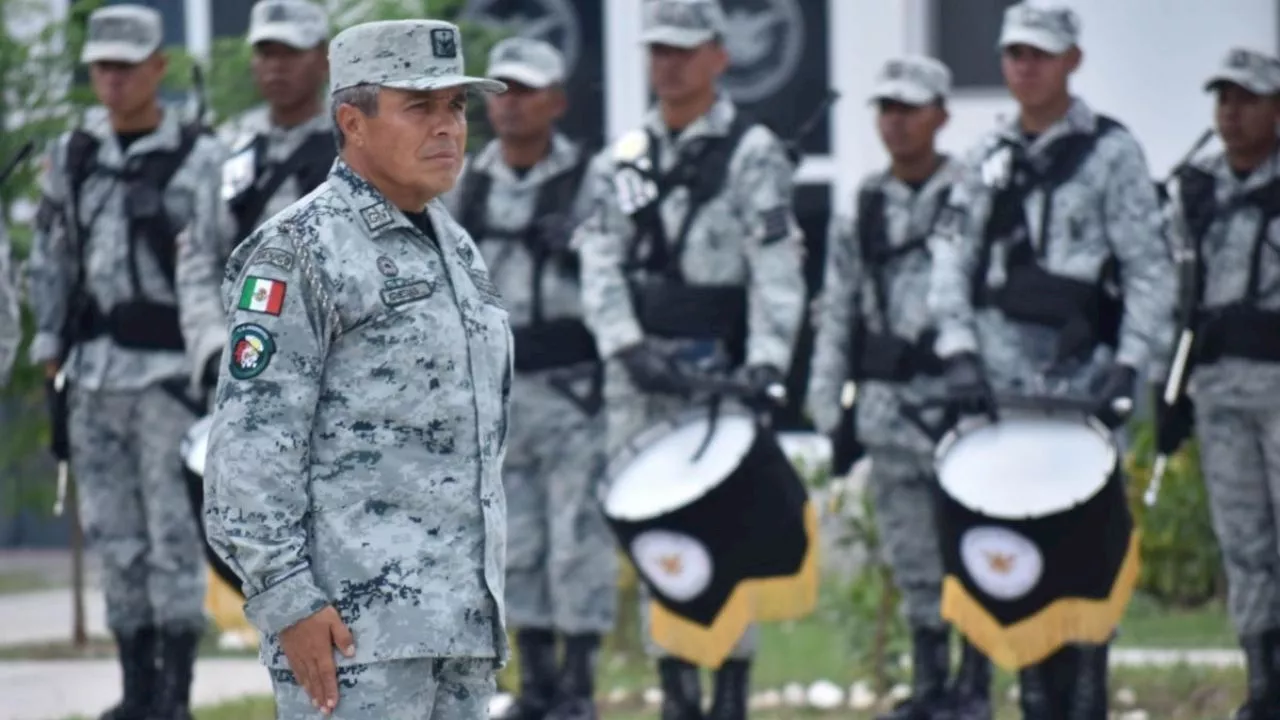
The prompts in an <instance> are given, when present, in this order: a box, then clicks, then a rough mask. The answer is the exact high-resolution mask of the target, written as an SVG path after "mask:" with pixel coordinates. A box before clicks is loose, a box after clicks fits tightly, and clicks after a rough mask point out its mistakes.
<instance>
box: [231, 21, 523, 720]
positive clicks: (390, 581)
mask: <svg viewBox="0 0 1280 720" xmlns="http://www.w3.org/2000/svg"><path fill="white" fill-rule="evenodd" d="M462 57H463V54H462V50H461V42H460V38H459V34H458V29H457V27H456V26H453V25H450V24H448V23H442V22H436V21H429V20H405V21H395V22H377V23H365V24H362V25H357V26H355V27H352V28H349V29H348V30H345V31H344V32H343V33H341V34H339V35H338V36H337V37H335V38H334V40H333V42H332V43H331V44H330V61H331V76H330V82H331V88H332V89H333V90H334V91H336V90H341V89H345V88H349V87H353V86H355V85H359V84H362V83H372V84H375V85H392V84H404V85H407V86H412V87H417V88H419V89H431V88H433V87H442V88H447V87H458V86H462V85H472V86H476V85H478V86H479V87H480V88H481V89H485V90H487V89H498V90H500V89H502V88H503V87H504V86H502V85H501V84H500V83H488V82H485V81H483V80H477V79H475V78H469V77H466V76H465V75H464V71H463V66H462V62H463V61H462ZM426 210H427V212H428V215H429V219H430V221H431V223H432V226H433V228H434V230H435V234H436V236H437V237H438V241H433V240H432V239H431V238H429V237H427V235H425V234H424V233H423V232H422V231H420V230H419V229H417V228H416V227H415V226H414V225H413V224H412V223H411V222H410V221H409V219H408V218H407V217H405V215H404V214H403V213H402V212H400V211H399V210H397V209H396V208H395V207H394V206H393V205H392V204H390V203H389V202H388V201H387V199H386V198H385V197H384V196H383V195H382V194H381V193H379V192H378V190H376V189H375V188H374V187H373V185H371V184H370V183H369V182H368V181H366V180H365V179H363V178H361V177H359V176H357V175H356V174H355V172H354V171H352V170H351V169H350V167H349V166H347V165H346V164H345V163H344V162H338V163H336V164H335V166H334V169H333V170H332V172H331V173H330V176H329V180H328V181H327V182H326V183H324V184H323V185H321V187H320V188H318V189H317V190H316V191H315V192H314V193H311V194H310V195H308V196H307V197H305V198H303V199H302V200H300V201H298V202H297V203H295V204H294V205H292V206H291V207H290V208H289V209H287V210H286V211H284V212H283V213H280V214H279V215H276V216H275V217H274V218H272V219H271V220H269V221H268V222H266V223H265V224H264V225H262V226H261V227H260V228H259V229H258V230H257V231H256V232H255V233H254V234H253V235H251V236H250V238H249V239H248V240H246V241H245V242H244V243H242V244H241V245H240V246H239V247H237V248H236V250H235V251H234V252H233V253H232V256H231V259H230V261H229V262H228V264H227V278H228V280H229V282H228V284H227V286H225V290H226V294H225V296H224V300H225V301H226V304H227V305H228V306H229V307H232V308H234V309H233V310H232V311H231V316H230V318H229V322H228V325H229V327H230V328H231V330H230V333H229V335H230V341H229V345H230V346H229V349H228V352H227V353H226V355H225V362H224V366H223V372H222V376H221V377H220V379H219V383H218V391H217V394H216V408H215V411H214V421H213V427H212V429H211V430H210V436H209V457H210V464H209V469H208V472H207V475H206V477H205V496H206V499H205V503H206V504H205V525H206V528H207V530H208V536H209V541H210V544H211V545H213V547H214V548H215V550H216V551H217V552H218V553H219V555H220V556H221V557H222V558H223V559H224V560H225V561H226V563H227V564H228V565H229V566H230V567H231V568H233V569H234V570H235V572H236V573H237V574H238V575H239V576H240V577H241V578H242V579H243V580H244V590H245V597H246V603H245V614H246V616H247V617H248V618H249V620H250V621H251V622H252V623H254V625H256V626H257V627H258V628H259V629H260V630H261V631H262V633H263V646H262V660H263V662H264V664H266V665H267V666H268V667H269V668H270V669H271V670H272V676H273V683H274V685H275V688H276V694H277V698H278V702H280V703H281V704H282V705H284V706H286V707H290V708H297V712H298V714H296V715H294V716H293V717H305V716H307V714H309V712H310V711H307V703H306V701H305V698H303V697H302V696H301V695H300V694H299V691H298V689H297V687H296V685H295V683H294V681H293V678H292V676H291V674H290V673H289V666H288V660H287V658H286V657H285V655H284V653H283V651H282V649H281V647H280V644H279V633H280V632H281V631H282V630H284V629H286V628H288V627H290V626H292V625H293V624H295V623H296V622H298V621H300V620H302V619H304V618H306V617H308V616H310V615H312V614H314V613H315V612H317V611H319V610H320V609H322V608H324V607H325V606H326V605H330V606H332V607H333V608H334V609H336V611H337V612H338V614H339V615H340V616H341V618H342V620H343V622H344V623H345V624H346V626H347V627H348V628H349V629H350V630H351V633H352V635H353V637H354V639H355V654H354V657H351V658H347V657H337V663H338V665H339V667H340V670H339V672H340V673H342V674H345V679H344V680H343V681H342V683H341V687H340V691H339V692H340V695H339V700H338V706H337V709H336V710H335V713H334V715H332V717H335V718H340V719H342V720H346V719H347V718H361V719H362V718H373V717H378V718H383V717H388V716H398V715H397V713H399V712H400V711H401V710H403V711H404V713H405V715H404V716H406V717H413V718H435V719H437V720H454V719H455V718H468V719H470V718H480V717H484V714H483V713H482V712H481V709H482V708H485V707H487V702H488V698H489V697H490V696H491V694H492V692H493V673H494V670H495V668H496V667H498V666H500V665H501V664H502V663H504V662H505V661H506V658H507V655H508V649H507V642H506V629H505V622H504V618H505V606H504V600H503V589H504V574H505V566H506V523H505V516H506V498H505V495H504V493H503V488H502V477H501V471H502V461H503V456H504V455H505V453H506V448H507V427H508V424H509V415H508V406H509V398H510V392H511V379H512V374H513V367H512V366H513V362H512V360H513V356H512V338H511V328H510V325H509V323H508V319H507V311H506V310H505V309H504V307H503V305H502V300H501V298H500V297H499V296H498V293H497V291H496V289H495V288H494V286H493V282H492V281H491V280H490V278H489V274H488V271H487V269H486V265H485V262H484V259H483V257H481V255H480V253H479V251H478V250H477V248H476V246H475V244H474V243H473V242H472V241H471V239H470V237H468V235H467V233H466V232H465V231H464V230H463V229H462V228H461V227H459V226H458V225H457V223H455V222H454V221H453V219H452V218H451V217H450V216H449V213H448V211H447V210H446V208H445V207H444V205H443V203H442V202H441V201H440V200H439V199H436V200H432V201H431V202H430V203H428V204H427V207H426ZM428 659H430V660H432V661H433V662H425V661H426V660H428ZM435 661H439V662H435ZM352 668H358V669H352ZM347 700H351V703H350V704H346V703H347ZM429 700H433V704H432V705H425V704H424V703H426V702H427V701H429ZM409 708H413V709H412V710H409Z"/></svg>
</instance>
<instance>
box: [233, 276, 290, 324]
mask: <svg viewBox="0 0 1280 720" xmlns="http://www.w3.org/2000/svg"><path fill="white" fill-rule="evenodd" d="M284 290H285V284H284V283H283V282H280V281H279V280H268V279H266V278H260V277H254V276H252V275H250V276H249V278H248V279H247V280H245V281H244V288H242V289H241V290H240V305H239V307H240V309H241V310H248V311H249V312H259V313H266V314H267V315H279V314H280V308H282V307H284Z"/></svg>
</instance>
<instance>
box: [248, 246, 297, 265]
mask: <svg viewBox="0 0 1280 720" xmlns="http://www.w3.org/2000/svg"><path fill="white" fill-rule="evenodd" d="M293 262H294V257H293V253H291V252H289V251H287V250H281V249H280V248H273V247H264V248H260V249H259V250H258V251H257V252H255V253H254V254H253V255H252V256H251V257H250V258H249V264H250V265H256V264H258V263H266V264H268V265H274V266H276V267H278V268H280V269H281V270H292V269H293Z"/></svg>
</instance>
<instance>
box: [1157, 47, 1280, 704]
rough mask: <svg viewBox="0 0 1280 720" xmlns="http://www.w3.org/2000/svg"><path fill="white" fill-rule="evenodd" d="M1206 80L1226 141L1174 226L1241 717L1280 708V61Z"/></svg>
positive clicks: (1194, 168)
mask: <svg viewBox="0 0 1280 720" xmlns="http://www.w3.org/2000/svg"><path fill="white" fill-rule="evenodd" d="M1205 89H1206V90H1208V91H1209V92H1212V93H1214V96H1215V100H1216V111H1215V120H1216V125H1217V130H1218V135H1219V136H1220V137H1221V138H1222V144H1223V146H1224V150H1223V151H1221V152H1216V153H1207V154H1205V155H1203V156H1202V157H1199V158H1196V159H1194V160H1193V161H1192V162H1191V163H1190V165H1189V167H1187V168H1186V169H1184V170H1183V171H1182V172H1181V173H1179V175H1178V178H1177V188H1178V189H1177V191H1176V192H1174V193H1173V194H1172V198H1171V199H1172V205H1171V211H1172V212H1173V213H1174V215H1173V216H1172V217H1171V218H1170V219H1171V221H1172V222H1170V224H1169V226H1170V227H1171V228H1173V230H1174V232H1175V233H1176V235H1175V244H1176V246H1177V247H1182V248H1190V249H1194V250H1195V251H1196V253H1197V255H1198V256H1199V258H1200V263H1201V265H1200V278H1201V281H1200V287H1199V288H1198V308H1197V313H1196V315H1197V316H1198V317H1199V321H1198V323H1197V325H1196V335H1197V339H1198V352H1197V357H1196V358H1195V362H1196V367H1195V369H1194V371H1193V373H1192V375H1191V388H1190V390H1191V394H1192V396H1193V397H1194V399H1195V407H1196V434H1197V436H1198V438H1199V440H1200V462H1201V464H1202V466H1203V470H1204V478H1205V482H1206V484H1207V486H1208V491H1209V504H1210V508H1211V509H1212V513H1213V523H1214V530H1215V531H1216V533H1217V536H1218V543H1219V545H1220V546H1221V547H1222V555H1223V563H1224V565H1225V566H1226V571H1227V589H1228V600H1229V602H1228V607H1229V609H1230V613H1231V619H1232V622H1233V624H1234V625H1235V629H1236V632H1237V633H1238V634H1239V637H1240V644H1241V645H1242V646H1243V648H1244V651H1245V659H1246V662H1247V669H1248V673H1249V683H1248V697H1247V699H1246V701H1245V703H1244V705H1243V706H1242V707H1241V708H1240V710H1239V711H1238V712H1237V713H1236V715H1235V717H1236V718H1237V720H1258V719H1259V718H1270V717H1280V664H1278V663H1280V574H1278V573H1277V570H1276V568H1277V566H1280V557H1277V550H1276V548H1277V542H1280V540H1278V539H1277V535H1278V534H1280V530H1278V529H1277V522H1278V520H1277V517H1276V513H1275V509H1274V507H1273V505H1274V500H1273V498H1276V497H1277V496H1278V494H1280V410H1278V409H1277V408H1280V337H1278V336H1277V334H1276V333H1275V332H1274V331H1269V332H1268V331H1264V330H1263V329H1264V328H1276V327H1277V326H1278V325H1277V324H1278V323H1280V138H1278V137H1277V127H1278V126H1280V125H1278V124H1280V60H1277V59H1276V58H1274V57H1271V56H1268V55H1263V54H1261V53H1258V52H1255V51H1251V50H1247V49H1235V50H1232V51H1230V52H1229V53H1228V54H1227V56H1226V58H1225V61H1224V63H1223V65H1222V66H1221V67H1220V68H1219V69H1218V70H1217V71H1216V72H1215V73H1214V74H1213V76H1212V77H1210V78H1209V81H1208V82H1207V83H1206V85H1205Z"/></svg>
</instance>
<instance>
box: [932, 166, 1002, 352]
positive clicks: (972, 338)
mask: <svg viewBox="0 0 1280 720" xmlns="http://www.w3.org/2000/svg"><path fill="white" fill-rule="evenodd" d="M989 203H990V198H989V197H988V193H987V192H986V188H985V187H984V186H983V185H982V178H981V176H980V173H979V170H978V162H977V159H976V158H971V161H970V162H968V163H966V164H965V166H964V171H963V172H962V174H961V175H960V177H959V178H958V179H957V180H956V183H955V185H954V186H953V187H952V190H951V197H950V200H949V201H948V203H947V206H946V207H945V208H943V210H942V212H941V213H940V215H939V217H938V220H937V222H935V223H934V227H933V233H932V234H931V235H930V237H929V254H930V255H931V257H932V261H933V266H932V268H931V271H930V275H929V296H928V301H927V303H928V306H929V314H930V315H932V316H933V319H934V323H935V325H936V326H937V328H938V339H937V341H936V342H935V343H934V352H936V353H937V354H938V356H939V357H941V358H944V359H945V358H949V357H952V356H955V355H959V354H960V353H966V352H975V353H976V352H978V336H977V334H976V332H975V330H974V312H973V303H972V299H971V296H970V289H971V287H972V285H971V283H972V282H974V281H975V279H974V278H972V277H971V276H972V275H973V273H974V272H976V265H977V258H978V250H979V248H978V242H979V237H980V236H979V228H980V227H981V218H983V217H984V216H985V214H986V212H987V209H988V205H989Z"/></svg>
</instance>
